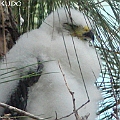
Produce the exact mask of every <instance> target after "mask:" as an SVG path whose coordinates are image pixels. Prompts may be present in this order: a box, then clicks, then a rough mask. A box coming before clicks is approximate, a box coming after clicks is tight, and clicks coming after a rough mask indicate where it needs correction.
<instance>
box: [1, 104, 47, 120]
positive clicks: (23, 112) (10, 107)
mask: <svg viewBox="0 0 120 120" xmlns="http://www.w3.org/2000/svg"><path fill="white" fill-rule="evenodd" d="M0 106H1V107H4V108H8V109H10V110H14V111H16V112H17V113H20V114H23V115H25V116H28V117H30V118H33V119H36V120H46V119H45V118H41V117H38V116H35V115H33V114H31V113H28V112H25V111H23V110H20V109H18V108H15V107H13V106H10V105H7V104H5V103H0Z"/></svg>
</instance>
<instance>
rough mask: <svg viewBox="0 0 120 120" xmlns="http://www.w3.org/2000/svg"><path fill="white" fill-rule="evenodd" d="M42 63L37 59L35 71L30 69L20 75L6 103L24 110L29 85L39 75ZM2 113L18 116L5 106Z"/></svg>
mask: <svg viewBox="0 0 120 120" xmlns="http://www.w3.org/2000/svg"><path fill="white" fill-rule="evenodd" d="M42 69H43V64H42V63H41V62H40V61H38V67H37V69H36V70H35V71H30V72H29V73H28V74H26V75H24V76H21V77H20V81H19V83H18V86H17V88H16V89H15V90H14V92H13V93H12V94H11V96H10V99H9V100H8V101H7V104H8V105H11V106H13V107H16V108H18V109H21V110H26V106H27V99H28V91H29V89H28V88H29V87H30V86H32V85H33V84H35V83H36V82H37V81H38V79H39V77H40V76H41V73H42ZM4 114H10V115H11V116H19V113H16V112H15V111H13V110H10V109H8V108H6V109H5V110H4Z"/></svg>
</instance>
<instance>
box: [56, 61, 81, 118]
mask: <svg viewBox="0 0 120 120" xmlns="http://www.w3.org/2000/svg"><path fill="white" fill-rule="evenodd" d="M58 65H59V68H60V71H61V73H62V75H63V78H64V81H65V85H66V87H67V89H68V91H69V93H70V94H71V96H72V101H73V113H74V114H75V117H76V120H79V119H80V117H79V115H78V111H77V110H76V105H75V97H74V92H72V91H71V90H70V88H69V86H68V84H67V81H66V78H65V74H64V73H63V71H62V68H61V66H60V63H59V61H58ZM69 116H70V115H69Z"/></svg>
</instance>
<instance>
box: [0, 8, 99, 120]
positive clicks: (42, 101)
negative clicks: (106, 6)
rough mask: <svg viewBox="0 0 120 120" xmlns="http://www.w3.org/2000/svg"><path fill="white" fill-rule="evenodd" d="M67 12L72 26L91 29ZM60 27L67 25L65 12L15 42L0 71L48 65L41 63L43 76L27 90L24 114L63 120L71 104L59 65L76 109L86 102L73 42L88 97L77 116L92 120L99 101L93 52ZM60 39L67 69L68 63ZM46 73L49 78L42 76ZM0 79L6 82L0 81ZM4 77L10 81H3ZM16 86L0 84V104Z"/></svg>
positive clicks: (80, 16)
mask: <svg viewBox="0 0 120 120" xmlns="http://www.w3.org/2000/svg"><path fill="white" fill-rule="evenodd" d="M70 11H71V16H72V19H73V23H74V24H75V25H82V26H86V25H88V26H89V28H91V26H90V23H89V22H88V19H86V20H87V24H86V21H85V19H84V16H83V14H82V13H80V12H78V11H76V10H73V9H70ZM46 23H47V24H46ZM63 23H71V20H70V18H69V15H68V13H67V11H66V12H65V10H64V9H63V8H62V9H59V10H58V11H56V12H54V13H51V14H50V15H49V16H48V17H47V18H46V19H45V21H44V22H43V23H42V25H41V27H40V28H39V29H36V30H32V31H30V32H28V33H25V34H24V35H22V36H21V37H20V38H19V40H18V42H17V43H16V45H15V46H14V47H13V48H12V49H11V50H10V52H9V53H8V54H7V55H6V60H7V65H6V64H3V63H1V68H6V67H7V68H10V67H15V68H20V67H24V66H27V65H31V64H34V63H37V61H38V60H40V61H41V62H43V61H48V62H44V63H43V65H44V68H43V75H42V76H41V77H40V79H39V81H38V82H37V83H36V84H34V85H33V86H32V87H30V89H29V94H28V104H27V109H26V110H27V111H28V112H30V113H32V114H35V115H41V114H42V117H51V116H52V118H51V119H50V120H54V119H55V118H56V114H55V112H56V113H57V117H58V118H60V117H63V116H65V115H68V114H70V113H72V112H73V103H72V102H73V100H72V97H71V94H70V93H69V91H68V89H67V87H66V85H65V81H64V77H63V75H62V73H61V70H60V67H59V65H60V66H61V68H62V72H63V73H64V74H65V79H66V81H67V84H68V86H69V88H70V90H71V91H72V92H74V97H75V103H76V108H78V107H80V106H81V105H82V104H84V103H85V102H86V101H87V100H88V99H87V95H86V92H85V87H84V84H83V80H82V77H81V73H80V70H79V65H78V62H77V58H76V54H75V49H74V46H73V41H74V43H75V47H76V52H77V55H78V59H79V62H80V67H81V70H82V74H83V77H84V80H85V84H86V87H87V91H88V95H89V97H90V102H89V103H88V104H86V105H85V106H84V107H82V108H81V109H80V110H79V115H80V116H85V115H86V114H88V113H90V116H89V118H88V119H89V120H94V119H95V118H96V110H97V102H98V100H99V99H100V93H99V92H98V90H97V89H96V87H95V86H94V82H95V79H96V78H97V77H98V76H99V73H100V66H99V62H98V58H97V55H96V52H95V50H94V48H93V47H90V46H89V43H88V41H84V40H80V39H78V38H77V37H71V35H70V33H69V32H68V31H67V30H65V29H64V28H63ZM48 24H49V25H48ZM63 37H64V40H65V44H66V47H67V51H68V55H69V59H70V62H71V67H70V64H69V62H68V57H67V54H66V50H65V44H64V41H63ZM72 40H73V41H72ZM51 60H54V61H51ZM10 62H12V63H10ZM58 62H59V63H58ZM13 69H14V68H12V70H13ZM36 69H37V64H36V65H34V66H31V67H27V68H24V69H23V70H18V71H14V72H12V73H9V74H5V75H2V76H0V78H1V79H0V82H2V81H5V80H8V79H16V78H19V76H20V74H19V73H21V72H22V73H24V74H25V73H26V72H28V71H30V70H32V71H34V70H36ZM9 71H11V70H9V69H6V70H1V71H0V74H2V73H5V72H9ZM49 72H50V74H44V73H49ZM52 72H58V73H52ZM93 73H94V74H95V75H94V74H93ZM11 75H14V76H11ZM4 76H5V77H6V78H4V79H2V77H4ZM7 76H11V77H9V78H7ZM95 76H96V78H95ZM17 84H18V81H12V82H9V83H4V84H0V102H6V101H7V100H8V99H9V97H10V95H11V94H12V91H14V90H15V88H16V86H17ZM2 112H3V109H2V108H1V107H0V114H1V113H2ZM28 120H30V118H28ZM65 120H75V115H74V114H73V115H71V116H70V117H67V118H65Z"/></svg>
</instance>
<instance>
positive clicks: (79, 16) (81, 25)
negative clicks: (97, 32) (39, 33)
mask: <svg viewBox="0 0 120 120" xmlns="http://www.w3.org/2000/svg"><path fill="white" fill-rule="evenodd" d="M92 25H93V22H92V21H91V20H90V19H88V17H87V16H85V15H84V14H83V13H82V12H80V11H77V10H74V9H72V8H70V9H69V10H68V9H66V8H64V7H63V8H60V9H58V10H56V11H54V12H52V13H51V14H50V15H49V16H48V17H47V18H46V19H45V21H44V22H43V23H42V26H41V28H42V29H44V30H45V31H47V32H48V33H50V34H60V35H61V33H62V34H63V35H67V36H68V34H67V33H69V35H71V36H72V37H77V38H79V39H81V40H93V41H94V35H93V32H92V30H91V26H92ZM66 31H67V33H66Z"/></svg>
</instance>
